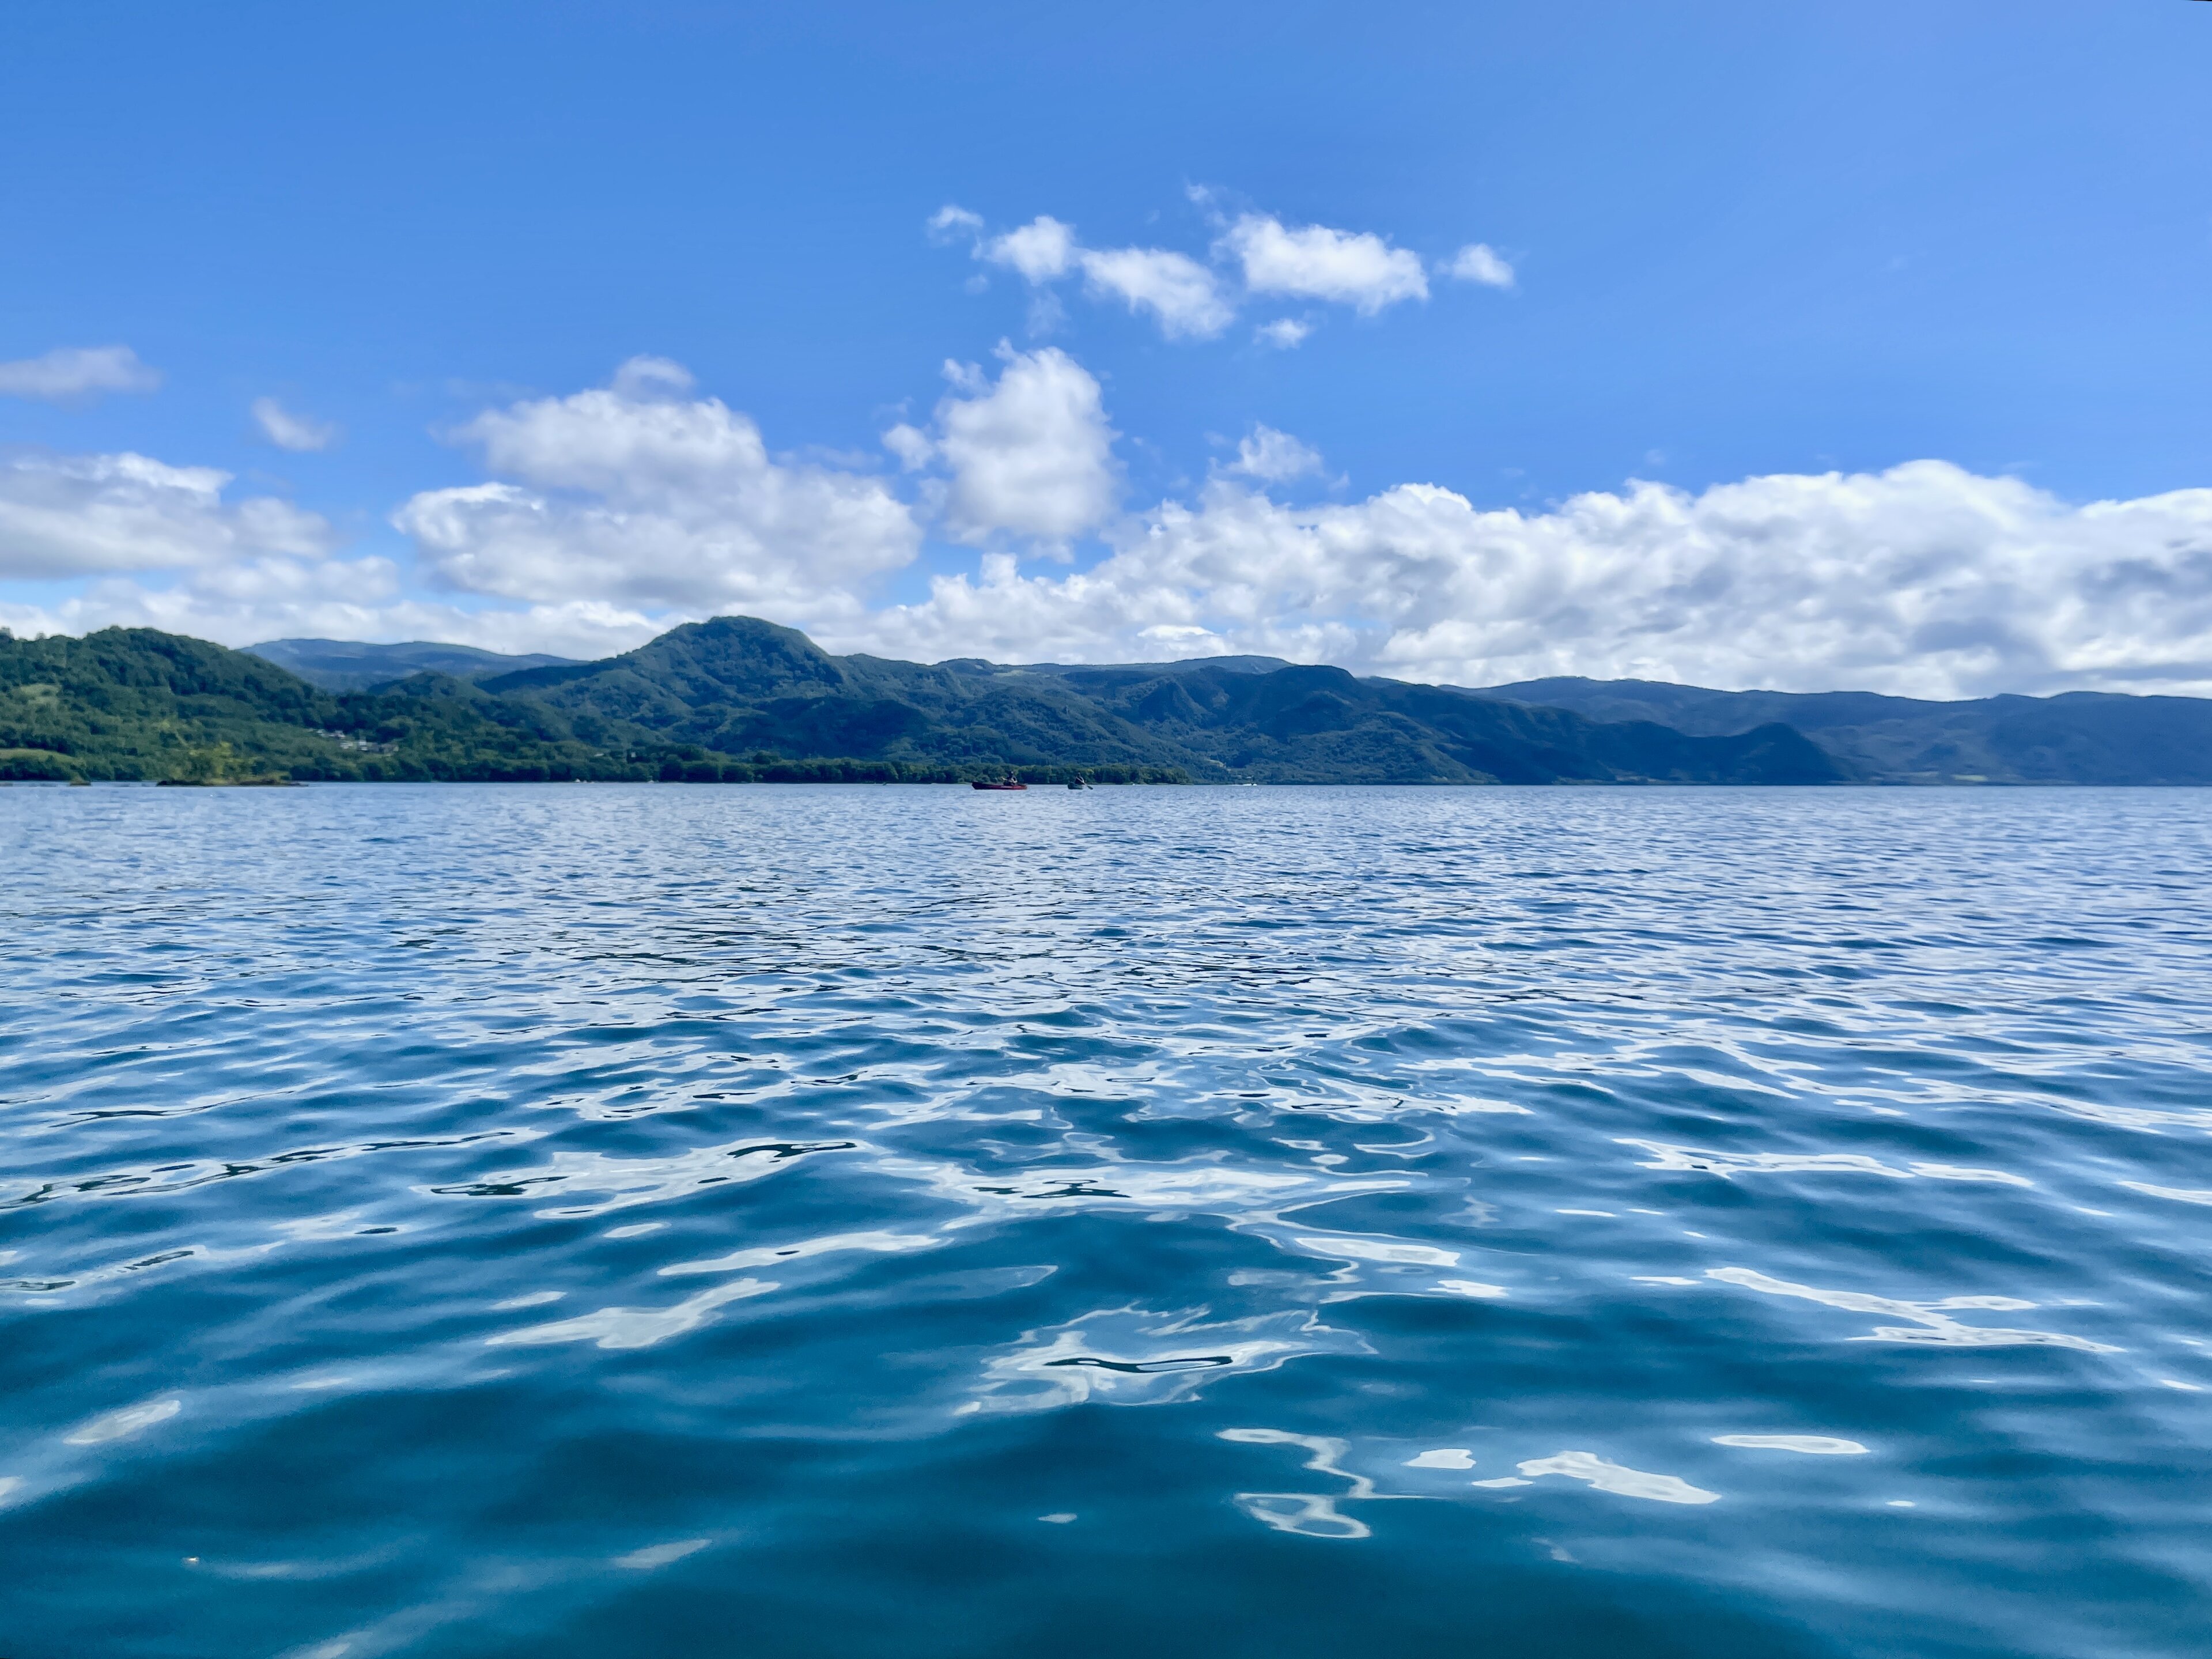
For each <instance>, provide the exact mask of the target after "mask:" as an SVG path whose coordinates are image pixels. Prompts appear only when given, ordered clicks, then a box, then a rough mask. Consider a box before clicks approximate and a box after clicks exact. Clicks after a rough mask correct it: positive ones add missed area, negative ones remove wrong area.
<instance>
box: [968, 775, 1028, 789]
mask: <svg viewBox="0 0 2212 1659" xmlns="http://www.w3.org/2000/svg"><path fill="white" fill-rule="evenodd" d="M968 787H969V788H970V789H1026V788H1028V787H1029V785H1027V784H1026V783H1024V782H1023V781H1021V780H1020V779H1019V778H1011V777H1010V778H1008V779H1007V780H1006V781H1005V782H1004V783H971V784H969V786H968Z"/></svg>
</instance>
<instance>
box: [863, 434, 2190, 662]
mask: <svg viewBox="0 0 2212 1659" xmlns="http://www.w3.org/2000/svg"><path fill="white" fill-rule="evenodd" d="M1255 436H1256V435H1255ZM1112 539H1113V542H1114V544H1115V552H1114V553H1113V554H1112V556H1110V557H1109V558H1107V559H1106V560H1104V561H1103V562H1100V563H1099V564H1097V566H1095V567H1093V568H1091V569H1089V570H1085V571H1079V572H1075V573H1071V574H1066V575H1061V576H1056V577H1052V576H1027V575H1024V574H1022V573H1021V572H1020V571H1019V570H1018V568H1016V567H1015V565H1014V563H1013V562H1012V560H1010V559H1005V558H999V559H986V560H985V562H984V565H983V568H982V571H981V575H980V578H975V579H971V578H970V577H968V576H965V575H957V576H948V577H942V578H939V580H937V581H936V582H934V583H933V586H932V591H931V594H930V597H929V599H927V601H925V602H923V603H921V604H919V605H908V606H900V607H893V608H891V609H889V610H886V611H880V612H878V613H875V614H874V615H872V616H871V617H867V618H866V619H864V620H863V621H862V622H861V624H860V627H859V628H858V629H856V630H855V631H854V632H853V633H852V634H850V635H847V636H846V639H845V642H846V643H848V645H858V644H862V643H865V644H866V646H867V647H868V648H872V649H877V650H884V651H893V652H898V653H904V654H921V655H936V656H949V655H965V654H975V655H983V656H996V657H999V658H1000V659H1013V660H1024V659H1026V660H1036V659H1039V658H1041V657H1044V656H1048V655H1057V656H1061V657H1065V658H1067V659H1074V660H1090V661H1109V660H1114V659H1132V658H1141V657H1144V656H1147V655H1151V656H1159V655H1183V656H1190V655H1203V654H1207V653H1216V652H1222V651H1253V652H1267V653H1273V654H1276V655H1279V656H1285V657H1289V658H1292V659H1298V660H1304V661H1315V662H1334V663H1340V664H1343V665H1347V666H1350V667H1353V668H1356V669H1359V670H1362V671H1368V672H1377V673H1385V674H1390V675H1394V676H1396V677H1399V678H1408V679H1417V680H1428V681H1437V682H1443V683H1448V684H1470V685H1481V684H1498V683H1501V682H1505V681H1511V680H1519V679H1528V678H1540V677H1542V676H1545V675H1550V674H1587V675H1591V676H1594V677H1598V678H1623V677H1633V678H1650V679H1661V680H1674V681H1680V682H1687V683H1691V684H1708V685H1719V686H1770V687H1774V688H1777V689H1780V690H1824V689H1829V688H1833V687H1840V686H1850V687H1863V688H1866V689H1869V690H1887V691H1892V692H1897V693H1900V694H1904V695H1908V696H1931V697H1955V696H1985V695H1989V694H1990V693H1993V692H1996V691H2002V690H2014V691H2029V692H2036V691H2049V690H2057V689H2062V688H2065V687H2072V686H2103V687H2106V688H2110V689H2114V690H2177V691H2188V692H2192V693H2196V694H2200V695H2201V694H2204V693H2207V692H2212V490H2201V489H2200V490H2184V491H2178V492H2175V493H2172V494H2170V495H2159V496H2152V497H2148V498H2145V499H2142V500H2139V501H2106V502H2098V503H2093V504H2091V505H2088V506H2078V507H2077V506H2072V505H2069V504H2068V503H2066V502H2063V501H2059V500H2058V499H2057V498H2056V497H2055V496H2052V495H2049V494H2047V493H2046V492H2044V491H2041V490H2039V489H2034V488H2033V487H2032V486H2030V485H2028V484H2026V483H2021V482H2020V481H2019V480H2017V479H2011V478H1990V477H1978V476H1976V475H1974V474H1972V473H1970V472H1966V471H1963V470H1962V469H1960V468H1959V467H1956V466H1953V465H1949V464H1948V463H1944V462H1940V461H1918V462H1913V463H1911V464H1908V465H1903V466H1899V467H1895V468H1893V469H1891V470H1890V471H1886V472H1881V473H1872V474H1857V475H1841V474H1834V473H1830V474H1824V475H1817V476H1792V475H1784V476H1778V477H1759V478H1750V479H1746V480H1744V481H1742V482H1741V483H1731V484H1723V485H1719V486H1717V487H1715V488H1713V489H1708V490H1705V491H1704V492H1703V493H1702V494H1699V495H1691V494H1688V493H1686V492H1684V491H1681V490H1678V489H1668V488H1666V487H1664V486H1662V485H1657V484H1645V483H1638V484H1633V485H1631V486H1629V487H1628V488H1626V489H1623V490H1621V491H1619V492H1598V493H1593V494H1590V495H1581V496H1577V497H1575V498H1574V499H1572V500H1571V501H1567V502H1565V503H1564V504H1563V505H1561V506H1560V507H1557V508H1556V509H1553V510H1552V511H1550V512H1547V513H1534V514H1523V513H1519V512H1516V511H1514V510H1511V509H1498V510H1485V509H1482V508H1479V507H1475V506H1474V504H1473V503H1471V502H1470V501H1468V500H1467V499H1466V498H1465V497H1463V496H1461V495H1456V494H1455V493H1454V492H1452V491H1450V490H1448V489H1439V488H1437V487H1435V486H1432V485H1422V484H1407V485H1401V486H1399V487H1397V488H1395V489H1389V490H1385V491H1383V492H1382V493H1381V494H1379V495H1374V496H1372V497H1370V498H1369V499H1367V500H1365V501H1359V502H1354V503H1348V504H1343V505H1327V506H1321V507H1300V508H1291V507H1284V506H1282V505H1280V504H1279V503H1277V502H1275V501H1272V500H1270V499H1269V498H1268V497H1267V495H1264V494H1263V493H1261V492H1260V491H1258V490H1255V489H1251V488H1249V487H1246V486H1243V485H1241V484H1239V483H1236V482H1234V481H1233V480H1231V479H1229V478H1227V477H1217V479H1216V480H1215V481H1214V482H1213V483H1212V484H1211V485H1209V486H1208V487H1207V489H1206V491H1205V492H1204V493H1203V494H1202V495H1200V498H1199V499H1198V501H1196V502H1195V503H1184V502H1179V501H1169V502H1165V503H1163V504H1162V505H1160V506H1158V507H1155V508H1153V509H1152V511H1151V512H1149V513H1145V514H1143V515H1141V516H1139V517H1138V518H1135V519H1133V520H1127V521H1125V522H1124V523H1123V524H1121V526H1118V527H1117V528H1116V529H1115V532H1113V534H1112Z"/></svg>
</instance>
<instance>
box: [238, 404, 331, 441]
mask: <svg viewBox="0 0 2212 1659" xmlns="http://www.w3.org/2000/svg"><path fill="white" fill-rule="evenodd" d="M253 421H254V424H255V425H257V426H258V427H259V428H261V435H262V436H263V437H264V438H266V439H268V440H269V441H270V443H272V444H275V445H276V447H277V448H279V449H290V450H298V451H309V450H317V449H328V448H329V447H331V445H332V444H334V443H336V442H337V441H338V428H337V426H335V425H334V424H332V423H331V422H327V421H312V420H309V419H308V418H307V416H304V415H295V414H294V413H292V411H291V410H289V409H287V408H285V407H284V405H283V404H280V403H278V402H277V401H276V399H275V398H255V399H254V400H253Z"/></svg>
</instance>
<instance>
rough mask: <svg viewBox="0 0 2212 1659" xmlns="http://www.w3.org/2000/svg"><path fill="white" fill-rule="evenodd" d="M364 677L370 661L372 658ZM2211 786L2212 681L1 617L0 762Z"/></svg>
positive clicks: (170, 770)
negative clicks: (48, 627) (372, 641)
mask: <svg viewBox="0 0 2212 1659" xmlns="http://www.w3.org/2000/svg"><path fill="white" fill-rule="evenodd" d="M1009 771H1012V772H1018V773H1019V774H1020V775H1023V776H1024V777H1026V778H1028V779H1030V781H1057V780H1060V779H1063V778H1072V777H1074V776H1078V775H1083V776H1089V777H1091V778H1093V779H1096V780H1097V781H1132V782H1135V781H1158V782H1177V781H1201V782H1206V781H1218V782H1249V783H1651V782H1670V783H1700V784H1817V783H1849V782H1863V783H2106V784H2130V783H2212V702H2208V701H2205V700H2202V699H2197V698H2187V697H2132V696H2113V695H2106V694H2093V693H2079V692H2077V693H2069V694H2065V695H2063V696H2054V697H2045V698H2038V697H2017V696H2004V697H1992V698H1986V699H1981V700H1978V701H1971V702H1920V701H1915V700H1912V699H1907V698H1899V697H1887V696H1876V695H1875V694H1872V693H1865V692H1829V693H1818V694H1794V693H1784V692H1768V691H1736V692H1730V691H1714V690H1705V689H1701V688H1699V687H1693V686H1680V685H1672V684H1661V683H1656V682H1647V681H1633V680H1629V681H1593V680H1580V679H1556V680H1540V681H1528V682H1524V683H1522V684H1514V685H1504V686H1492V687H1487V688H1464V687H1454V686H1437V685H1425V684H1410V683H1407V682H1404V681H1399V680H1391V679H1383V678H1372V677H1359V676H1355V675H1353V674H1351V673H1349V672H1347V671H1345V670H1343V669H1340V668H1330V667H1316V666H1310V665H1297V664H1292V663H1288V662H1284V661H1281V660H1279V659H1274V658H1268V657H1237V658H1212V659H1197V660H1194V661H1186V662H1176V663H1140V664H1122V665H1106V666H1095V665H1070V664H1051V663H1038V664H1027V665H1006V664H998V663H991V662H985V661H982V660H981V659H953V660H951V661H948V662H940V663H935V664H922V663H910V662H900V661H896V660H893V659H887V658H881V657H872V656H866V655H853V656H842V657H841V656H833V655H831V654H829V653H827V652H824V651H823V650H822V649H820V648H819V647H817V646H816V645H815V644H814V643H813V641H811V640H809V639H808V638H807V637H806V636H805V635H804V634H801V633H799V632H798V631H796V630H795V629H787V628H781V627H778V626H776V625H775V624H774V623H766V622H762V621H759V620H757V619H755V618H751V617H716V618H714V619H713V620H711V621H708V622H704V623H687V624H685V625H684V626H682V627H680V628H677V629H671V631H670V632H668V633H666V634H664V635H661V636H660V637H659V638H658V639H655V640H653V641H649V642H648V643H647V644H645V645H643V646H641V647H638V648H637V649H636V650H635V651H630V652H626V653H623V654H622V655H620V656H616V657H611V658H608V659H604V660H601V661H597V662H573V661H567V660H563V659H558V658H534V659H517V658H503V657H501V656H499V655H498V654H497V653H489V652H478V651H475V650H473V649H471V648H470V647H458V646H446V645H436V644H431V643H427V642H416V643H411V644H407V645H398V646H375V645H361V644H356V643H352V642H349V641H317V640H289V641H271V642H270V643H269V644H267V645H264V646H258V647H254V648H253V649H252V651H250V652H240V651H233V650H228V649H226V648H225V647H222V646H217V645H212V644H210V643H208V642H207V641H200V640H192V639H188V638H185V637H184V636H181V635H172V634H164V633H160V632H157V631H155V630H153V629H104V630H101V631H100V632H98V633H94V634H90V635H85V636H83V637H82V638H72V637H68V636H60V635H57V636H50V637H47V638H43V639H36V640H18V639H15V638H13V637H11V636H9V635H5V634H4V632H0V778H7V777H14V778H48V779H57V780H60V779H77V778H82V779H88V780H89V779H141V780H146V779H153V780H161V779H169V780H173V781H204V782H222V781H245V780H246V779H249V778H255V777H275V776H280V775H289V776H290V777H292V778H295V779H302V780H316V779H320V780H332V781H337V780H362V781H376V780H387V779H450V780H456V781H462V780H484V781H498V780H506V781H530V780H539V779H544V780H551V779H566V778H580V779H610V780H611V779H635V780H645V779H663V780H668V781H690V782H708V781H809V780H813V781H883V782H922V781H948V782H950V781H963V780H977V779H987V778H994V777H999V776H1002V775H1005V774H1006V773H1007V772H1009Z"/></svg>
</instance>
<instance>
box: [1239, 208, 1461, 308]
mask: <svg viewBox="0 0 2212 1659" xmlns="http://www.w3.org/2000/svg"><path fill="white" fill-rule="evenodd" d="M1221 246H1223V247H1224V248H1225V250H1226V251H1227V252H1230V253H1231V254H1233V255H1234V256H1235V257H1236V258H1237V262H1238V264H1241V265H1242V266H1243V271H1244V286H1245V287H1246V288H1248V289H1250V290H1251V291H1252V292H1253V293H1255V294H1295V295H1299V296H1301V297H1303V298H1305V299H1310V300H1329V301H1335V302H1337V303H1339V304H1341V305H1348V306H1350V307H1352V308H1353V309H1354V310H1355V311H1358V312H1359V313H1361V314H1362V315H1363V316H1370V317H1371V316H1373V315H1374V314H1375V313H1376V312H1378V311H1381V310H1383V308H1384V307H1387V306H1393V305H1395V304H1397V303H1398V302H1399V301H1401V300H1425V299H1427V298H1428V297H1429V279H1428V276H1427V275H1426V274H1425V272H1424V271H1423V270H1422V269H1421V261H1420V258H1419V255H1417V254H1415V253H1413V252H1411V251H1409V250H1408V249H1406V248H1401V247H1392V246H1390V245H1389V243H1388V242H1386V241H1384V240H1383V239H1382V238H1381V237H1380V236H1377V235H1376V234H1374V233H1373V232H1371V231H1359V232H1357V233H1355V232H1352V231H1344V230H1332V229H1330V228H1328V226H1327V225H1301V226H1299V227H1297V228H1295V229H1293V228H1290V227H1288V226H1286V225H1285V224H1284V223H1283V222H1282V221H1280V220H1279V219H1275V218H1272V217H1270V216H1267V215H1266V214H1259V213H1248V214H1245V215H1244V216H1242V217H1241V218H1239V219H1238V220H1237V222H1235V223H1234V224H1232V225H1231V226H1230V227H1229V229H1228V231H1227V232H1226V233H1225V234H1224V235H1223V237H1222V239H1221Z"/></svg>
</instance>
